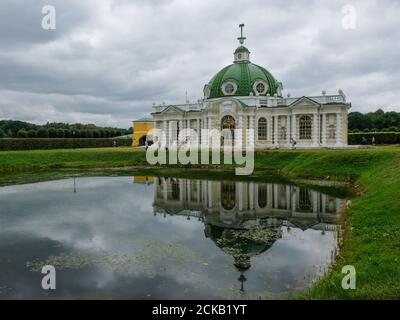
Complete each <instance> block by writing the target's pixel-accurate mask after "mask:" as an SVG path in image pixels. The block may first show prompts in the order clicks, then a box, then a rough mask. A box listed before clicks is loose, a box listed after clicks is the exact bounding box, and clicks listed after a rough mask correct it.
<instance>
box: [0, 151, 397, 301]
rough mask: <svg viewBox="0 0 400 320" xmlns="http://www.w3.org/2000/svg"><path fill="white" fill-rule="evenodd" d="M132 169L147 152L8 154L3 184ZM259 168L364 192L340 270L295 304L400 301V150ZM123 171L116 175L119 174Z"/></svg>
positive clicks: (303, 154)
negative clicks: (353, 277) (352, 281)
mask: <svg viewBox="0 0 400 320" xmlns="http://www.w3.org/2000/svg"><path fill="white" fill-rule="evenodd" d="M132 166H139V167H147V166H148V164H147V162H146V158H145V152H144V151H143V150H139V149H132V148H101V149H75V150H71V149H67V150H40V151H10V152H9V151H6V152H0V174H1V176H0V185H4V184H11V183H21V182H30V181H38V180H44V179H52V178H57V177H62V176H65V175H66V174H71V173H72V172H85V171H87V170H92V171H90V172H91V174H96V173H97V174H101V173H102V172H103V171H102V169H105V168H121V167H132ZM212 168H213V169H217V168H214V167H212ZM255 168H256V172H255V176H257V177H258V178H260V177H263V176H264V177H265V175H266V174H271V173H275V174H280V175H283V176H286V177H288V179H290V178H308V179H326V180H340V181H346V182H351V183H352V185H353V187H354V189H355V190H357V192H358V193H359V196H357V197H356V198H354V199H353V200H352V205H351V207H350V208H349V209H348V210H347V212H346V222H345V227H346V228H345V236H344V239H343V246H342V248H341V255H340V257H339V259H338V261H337V264H336V265H335V266H334V267H333V270H332V272H331V273H330V274H329V275H328V276H327V277H325V278H324V279H323V280H322V281H321V282H320V283H319V284H318V285H317V286H316V287H314V288H313V289H312V290H310V291H309V292H305V293H304V294H302V295H301V296H299V297H295V298H307V299H309V298H315V299H363V298H366V299H390V298H394V299H399V298H400V147H399V146H390V147H376V148H371V149H357V150H295V151H292V150H276V151H263V152H257V154H256V157H255ZM93 169H95V170H93ZM206 169H208V170H207V172H206V173H204V171H203V173H202V172H201V171H199V170H197V172H193V171H190V172H189V171H187V172H189V173H188V174H192V175H194V174H196V175H197V174H205V176H210V173H209V169H210V168H206ZM224 169H231V168H230V167H228V168H224ZM118 170H122V169H118ZM118 170H115V173H118V172H120V171H118ZM147 170H148V172H150V173H151V172H156V171H158V172H163V173H164V172H170V174H174V173H176V174H182V171H183V170H182V169H179V170H178V169H176V168H175V169H165V168H161V169H159V168H152V169H150V170H149V169H147ZM160 170H161V171H160ZM216 174H217V175H218V172H217V173H216ZM219 174H222V173H221V172H220V173H219ZM227 175H228V176H232V177H233V175H234V172H233V171H225V172H224V173H223V176H224V177H226V176H227ZM213 176H214V177H215V174H214V173H213ZM344 265H353V266H355V268H356V272H357V288H356V290H343V289H342V287H341V281H342V278H343V276H344V275H343V274H341V269H342V267H343V266H344Z"/></svg>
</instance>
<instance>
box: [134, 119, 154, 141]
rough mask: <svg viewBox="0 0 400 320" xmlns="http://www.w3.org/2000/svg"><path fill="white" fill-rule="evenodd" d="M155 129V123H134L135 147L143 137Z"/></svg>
mask: <svg viewBox="0 0 400 320" xmlns="http://www.w3.org/2000/svg"><path fill="white" fill-rule="evenodd" d="M152 129H153V122H134V123H133V142H132V145H133V146H137V145H139V140H140V138H141V137H143V136H145V135H146V134H147V133H148V132H149V131H150V130H152Z"/></svg>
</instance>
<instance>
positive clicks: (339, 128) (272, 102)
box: [152, 24, 351, 149]
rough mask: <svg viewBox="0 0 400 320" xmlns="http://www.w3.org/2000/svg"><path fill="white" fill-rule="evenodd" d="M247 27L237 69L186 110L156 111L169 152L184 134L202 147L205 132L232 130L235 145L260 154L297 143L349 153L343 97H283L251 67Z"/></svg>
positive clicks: (225, 72)
mask: <svg viewBox="0 0 400 320" xmlns="http://www.w3.org/2000/svg"><path fill="white" fill-rule="evenodd" d="M243 26H244V25H243V24H241V25H240V28H241V36H240V37H239V38H238V40H239V42H240V46H239V47H238V48H237V49H236V50H235V52H234V61H233V63H232V64H231V65H228V66H226V67H225V68H223V69H221V70H220V71H219V72H218V73H217V74H216V75H215V76H214V77H212V79H211V80H210V81H209V82H208V84H206V85H205V86H204V90H203V92H204V97H203V98H202V99H200V100H198V101H197V102H196V103H189V102H187V103H185V104H181V105H166V104H165V103H163V104H161V105H156V104H154V105H153V108H154V112H153V113H152V116H153V126H154V128H155V129H160V130H162V131H163V132H164V133H165V138H166V146H167V147H170V146H172V145H173V143H174V142H177V141H178V137H179V132H180V131H181V130H183V129H192V130H194V131H195V132H196V133H197V138H196V139H197V140H196V142H195V143H198V144H199V145H201V144H202V140H203V142H204V139H207V136H204V132H206V131H207V130H205V129H208V130H210V129H218V130H224V129H225V130H226V129H228V130H231V131H232V140H234V141H235V142H237V141H240V143H241V144H242V145H243V146H245V145H252V146H254V147H255V148H256V149H262V148H288V147H290V146H291V145H292V144H293V142H296V145H297V147H300V148H326V147H328V148H342V147H346V146H347V115H348V109H349V108H350V107H351V104H350V103H349V102H347V101H346V96H345V94H344V93H343V91H342V90H339V91H338V94H335V95H327V94H326V92H325V91H323V92H322V95H320V96H301V97H291V96H290V95H287V97H283V95H282V89H283V86H282V83H281V82H279V81H277V80H276V79H275V77H274V76H273V75H272V74H271V73H270V72H269V71H268V70H266V69H265V68H263V67H261V66H259V65H256V64H254V63H252V62H251V61H250V51H249V50H248V49H247V48H246V47H245V46H244V41H245V39H246V38H245V37H244V36H243ZM248 129H250V130H248ZM225 143H226V141H225Z"/></svg>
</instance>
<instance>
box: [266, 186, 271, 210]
mask: <svg viewBox="0 0 400 320" xmlns="http://www.w3.org/2000/svg"><path fill="white" fill-rule="evenodd" d="M267 206H268V207H269V208H272V184H271V183H268V184H267Z"/></svg>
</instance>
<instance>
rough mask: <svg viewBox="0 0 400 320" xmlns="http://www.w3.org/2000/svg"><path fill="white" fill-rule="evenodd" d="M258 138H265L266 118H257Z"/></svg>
mask: <svg viewBox="0 0 400 320" xmlns="http://www.w3.org/2000/svg"><path fill="white" fill-rule="evenodd" d="M258 140H267V119H265V118H260V119H259V120H258Z"/></svg>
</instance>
